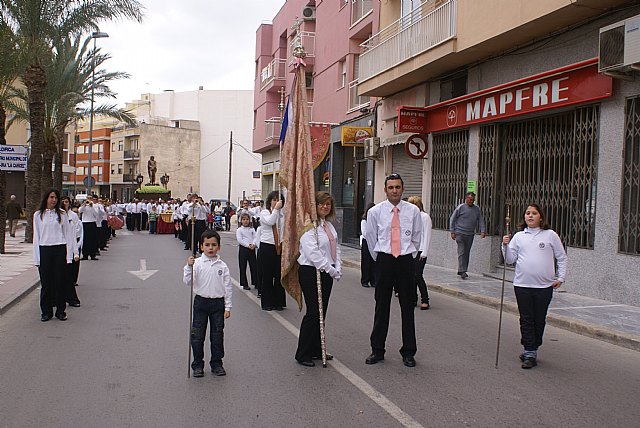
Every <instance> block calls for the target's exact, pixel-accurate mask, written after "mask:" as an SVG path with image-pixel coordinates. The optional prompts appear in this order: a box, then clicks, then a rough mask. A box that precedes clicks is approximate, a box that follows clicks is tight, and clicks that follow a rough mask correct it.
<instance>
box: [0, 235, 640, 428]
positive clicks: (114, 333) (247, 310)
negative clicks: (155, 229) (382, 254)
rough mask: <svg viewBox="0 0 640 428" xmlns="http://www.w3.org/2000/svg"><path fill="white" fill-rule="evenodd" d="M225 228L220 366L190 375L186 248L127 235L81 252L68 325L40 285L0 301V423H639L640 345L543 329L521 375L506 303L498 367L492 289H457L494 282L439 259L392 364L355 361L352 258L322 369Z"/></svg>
mask: <svg viewBox="0 0 640 428" xmlns="http://www.w3.org/2000/svg"><path fill="white" fill-rule="evenodd" d="M222 239H223V248H222V252H221V256H222V257H223V259H225V261H227V263H228V265H229V267H230V269H231V272H232V277H233V278H234V283H235V285H236V286H235V287H234V298H233V304H234V307H233V309H232V315H231V318H230V319H229V320H228V321H227V324H226V328H225V348H226V349H225V351H226V356H225V360H224V361H225V367H226V369H227V372H228V375H227V376H226V377H224V378H217V377H214V376H212V375H211V374H210V373H207V375H206V376H205V378H203V379H194V378H191V379H187V373H188V364H189V362H188V361H187V358H188V333H189V331H188V329H189V325H188V324H189V319H188V318H189V308H188V305H189V287H187V286H185V285H184V284H182V281H181V276H182V267H183V266H184V263H185V259H186V257H187V254H188V253H187V252H186V251H183V250H182V246H181V245H180V243H179V242H178V241H177V240H176V239H174V238H173V236H171V235H159V236H150V235H149V234H148V233H144V232H133V233H131V232H127V231H120V232H118V237H116V238H115V239H113V240H112V242H111V244H110V248H109V250H108V251H107V252H104V253H103V254H102V257H100V260H99V261H88V262H83V263H82V267H81V274H80V281H79V283H80V285H79V287H78V293H79V297H80V299H81V301H82V307H80V308H68V309H67V313H68V315H69V320H68V321H66V322H60V321H58V320H55V319H54V320H52V321H49V322H48V323H41V322H40V321H39V308H38V296H39V290H38V289H37V288H34V285H33V284H31V285H30V286H29V287H30V290H31V291H27V292H26V294H24V293H23V297H22V298H21V299H18V300H16V299H14V302H13V304H11V305H8V304H7V303H6V301H7V299H8V298H4V297H3V299H4V300H3V306H2V308H5V309H4V310H3V313H2V315H1V316H0V367H1V368H2V369H1V372H0V379H1V382H2V385H3V388H2V389H1V390H0V415H2V416H1V417H0V426H2V427H4V426H6V427H16V426H18V427H22V426H25V427H26V426H36V425H38V426H98V427H102V426H104V427H120V426H122V427H125V426H127V427H128V426H135V427H138V426H143V427H146V426H149V427H151V426H153V427H164V426H195V425H204V424H208V425H213V426H219V425H221V424H227V425H231V426H238V427H249V426H252V427H263V426H264V427H271V426H273V427H283V426H293V427H306V426H309V427H316V426H317V427H324V426H336V427H342V426H353V427H360V426H362V427H364V426H372V425H374V426H383V427H394V426H424V427H429V426H487V427H488V426H516V425H525V424H526V425H529V426H576V427H577V426H581V427H585V426H587V427H591V426H593V427H596V426H597V427H600V426H616V427H618V426H619V427H626V426H629V427H635V426H637V421H638V418H639V417H640V409H638V406H637V393H638V391H639V390H640V353H638V352H636V351H634V350H631V349H627V348H625V347H622V346H614V345H612V344H610V343H607V342H605V341H602V340H594V339H591V338H588V337H585V336H582V335H577V334H575V333H573V332H570V331H567V330H564V329H558V328H555V327H553V326H550V327H548V329H547V332H546V335H545V344H544V345H543V347H542V348H541V352H540V359H539V363H540V364H539V366H538V367H536V368H535V369H532V370H529V371H525V370H522V369H520V364H519V361H518V359H517V355H518V353H519V352H520V346H519V344H518V341H519V332H518V322H517V317H515V316H514V315H512V314H511V313H506V314H505V317H504V320H503V333H502V334H503V336H502V346H501V357H500V366H499V368H498V369H497V370H496V369H495V367H494V362H495V360H494V359H495V347H496V345H495V344H496V333H497V311H495V310H494V309H493V308H490V307H487V306H485V305H479V304H477V303H474V302H480V303H485V304H490V303H491V302H490V301H489V300H486V301H485V302H481V301H480V300H481V299H479V298H478V299H477V300H476V299H475V297H473V296H472V294H473V293H472V292H473V291H475V293H476V294H478V295H479V296H484V297H485V299H490V298H492V296H491V293H489V292H487V293H485V294H479V292H478V290H474V289H471V290H467V291H465V292H464V293H463V292H462V291H461V292H459V293H458V291H457V289H460V290H463V291H464V290H465V287H472V286H473V287H476V288H477V289H479V290H485V289H487V290H492V285H491V284H492V283H495V280H491V279H488V278H484V277H480V276H478V277H476V276H475V275H472V280H471V281H465V282H464V283H462V281H461V280H457V279H456V277H455V272H453V273H452V272H451V271H448V270H445V269H436V268H435V267H433V266H428V267H427V270H426V277H427V278H428V282H429V283H430V284H431V291H432V293H431V303H432V309H430V310H429V311H419V310H416V330H417V338H418V354H417V355H416V360H417V363H418V365H417V367H416V368H413V369H410V368H406V367H404V366H403V365H402V361H401V358H400V356H399V354H398V352H397V350H398V349H399V348H400V323H399V308H398V306H397V305H393V308H392V316H391V325H390V329H389V337H388V341H387V351H388V352H387V354H386V360H385V361H384V362H382V363H379V364H377V365H373V366H367V365H365V364H364V359H365V358H366V356H367V355H368V354H369V352H370V349H369V344H368V342H369V340H368V337H369V333H370V329H371V325H372V319H373V305H374V302H373V292H374V289H371V288H363V287H361V286H360V283H359V271H358V270H356V269H354V268H348V267H346V268H345V269H344V276H343V279H342V280H341V281H340V282H339V283H337V284H336V285H335V286H334V290H333V293H332V296H331V301H330V305H329V312H328V316H327V343H328V350H329V352H331V353H332V354H334V355H335V356H336V358H335V359H334V360H333V361H330V362H329V367H328V368H327V369H323V368H321V367H320V366H317V367H315V368H305V367H301V366H299V365H297V364H296V363H295V360H294V359H293V354H294V352H295V347H296V342H297V329H298V327H299V325H300V321H301V319H302V313H300V312H298V310H297V308H296V307H295V306H296V305H295V303H294V302H293V301H292V300H291V299H289V301H288V307H287V309H286V310H285V311H283V312H263V311H261V310H260V309H259V300H258V299H257V297H256V295H255V291H243V290H242V289H241V288H239V287H238V284H237V282H236V280H237V278H238V274H237V272H238V268H237V261H236V260H237V256H236V254H237V247H236V245H235V234H234V233H233V232H231V233H228V232H223V233H222ZM12 245H19V242H17V243H14V244H12ZM23 247H24V246H23ZM12 248H14V249H13V250H12V251H11V252H13V253H15V252H19V251H18V250H17V249H18V248H19V247H18V246H15V247H12ZM7 249H9V247H8V248H7ZM23 249H24V250H25V253H23V255H22V260H23V261H24V260H27V259H29V260H30V258H31V253H30V248H27V247H24V248H23ZM343 251H344V257H345V261H346V264H348V265H351V266H355V265H357V261H358V259H359V252H358V251H357V250H351V249H348V248H344V249H343ZM9 256H17V255H16V254H8V255H2V256H0V262H1V263H0V266H2V267H3V269H4V268H5V267H6V268H7V270H3V271H2V275H1V276H0V281H2V284H0V290H2V289H5V288H7V289H8V287H10V286H13V287H15V286H16V280H17V279H19V278H23V277H26V276H27V275H28V273H29V272H31V271H33V268H28V269H26V270H23V271H22V273H20V274H17V275H10V274H9V273H7V272H13V270H12V269H10V267H11V266H15V267H16V270H18V269H20V268H19V266H21V263H20V262H18V260H17V257H14V258H12V259H10V260H8V259H7V258H8V257H9ZM153 271H155V272H153ZM151 272H153V273H151ZM36 278H37V273H36ZM144 278H146V279H144ZM458 281H459V282H460V284H457V282H458ZM436 283H437V284H436ZM498 285H499V282H498ZM433 291H442V292H435V293H434V292H433ZM465 293H466V294H465ZM498 293H499V290H498ZM18 294H20V293H18ZM451 294H456V295H457V296H458V297H465V298H466V299H474V301H473V302H471V301H465V300H463V299H459V298H456V297H453V296H452V295H451ZM510 294H512V291H511V290H510V289H509V288H508V289H507V293H506V294H505V295H506V296H507V299H508V298H509V297H508V296H509V295H510ZM2 295H3V296H4V294H2ZM470 296H471V297H470ZM498 296H499V294H498ZM565 296H568V294H567V293H564V294H558V295H556V296H555V298H554V304H555V303H556V302H557V301H561V300H562V299H564V298H565ZM578 297H579V296H578ZM565 304H572V305H573V303H572V301H568V302H565ZM609 305H611V304H610V303H609ZM574 306H575V305H574ZM580 306H587V305H584V304H582V305H580ZM592 306H597V305H592ZM601 306H604V305H601ZM555 307H557V308H558V309H557V311H558V312H559V311H561V310H563V309H560V307H565V308H566V306H554V308H555ZM615 308H619V306H611V307H607V308H591V309H590V310H589V311H588V312H596V313H597V311H596V309H607V310H606V311H603V312H607V313H608V314H610V313H611V311H613V310H618V309H615ZM555 310H556V309H554V310H553V311H551V312H552V314H553V313H555V312H554V311H555ZM564 310H565V311H566V312H570V313H572V312H573V311H574V310H578V309H564ZM631 312H633V311H631ZM563 316H565V315H563ZM570 316H572V315H570ZM550 317H551V315H550ZM601 318H602V317H601ZM571 320H572V322H578V321H576V320H579V319H578V318H577V317H576V318H571ZM620 324H621V325H624V326H626V325H627V324H629V323H628V322H626V321H625V323H620ZM565 327H566V326H565ZM636 328H637V327H636ZM636 332H637V330H636ZM616 334H620V335H621V336H624V337H632V336H631V335H630V334H628V333H626V332H624V330H623V329H619V330H616ZM621 344H622V343H621ZM205 354H207V355H208V350H206V352H205Z"/></svg>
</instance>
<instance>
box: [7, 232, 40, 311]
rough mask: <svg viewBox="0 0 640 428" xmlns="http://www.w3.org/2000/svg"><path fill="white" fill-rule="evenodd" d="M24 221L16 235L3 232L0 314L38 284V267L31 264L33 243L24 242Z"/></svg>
mask: <svg viewBox="0 0 640 428" xmlns="http://www.w3.org/2000/svg"><path fill="white" fill-rule="evenodd" d="M24 224H25V223H24V222H21V223H20V224H19V226H18V230H17V231H16V237H15V238H12V237H10V236H9V233H8V231H7V232H6V234H5V245H4V249H5V253H4V254H0V314H2V313H4V311H6V310H7V308H9V307H10V306H11V305H12V304H13V303H15V302H17V301H18V300H19V299H20V298H21V297H23V296H24V295H26V294H28V293H30V292H31V291H32V290H33V289H34V288H36V287H37V286H38V285H40V276H39V275H38V269H36V267H35V266H34V265H33V245H32V244H25V243H24V242H23V241H24Z"/></svg>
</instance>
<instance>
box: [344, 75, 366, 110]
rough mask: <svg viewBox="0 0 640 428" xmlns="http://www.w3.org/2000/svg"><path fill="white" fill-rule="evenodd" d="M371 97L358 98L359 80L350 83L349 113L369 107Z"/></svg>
mask: <svg viewBox="0 0 640 428" xmlns="http://www.w3.org/2000/svg"><path fill="white" fill-rule="evenodd" d="M369 103H370V99H369V97H361V96H358V79H356V80H354V81H353V82H350V83H349V111H352V110H356V109H359V108H360V107H362V106H365V105H369Z"/></svg>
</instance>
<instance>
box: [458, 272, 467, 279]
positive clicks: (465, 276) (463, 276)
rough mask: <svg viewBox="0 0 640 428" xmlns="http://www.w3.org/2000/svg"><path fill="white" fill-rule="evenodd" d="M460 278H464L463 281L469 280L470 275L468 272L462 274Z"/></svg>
mask: <svg viewBox="0 0 640 428" xmlns="http://www.w3.org/2000/svg"><path fill="white" fill-rule="evenodd" d="M460 278H462V279H467V278H469V275H467V273H466V272H462V273H461V274H460Z"/></svg>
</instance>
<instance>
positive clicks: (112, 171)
mask: <svg viewBox="0 0 640 428" xmlns="http://www.w3.org/2000/svg"><path fill="white" fill-rule="evenodd" d="M115 173H116V165H115V164H113V163H112V164H111V174H115Z"/></svg>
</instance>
